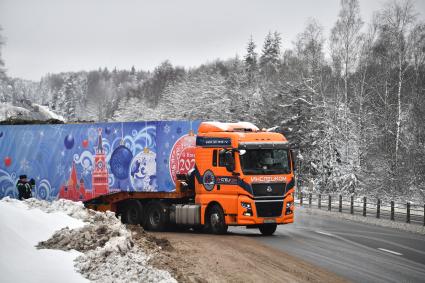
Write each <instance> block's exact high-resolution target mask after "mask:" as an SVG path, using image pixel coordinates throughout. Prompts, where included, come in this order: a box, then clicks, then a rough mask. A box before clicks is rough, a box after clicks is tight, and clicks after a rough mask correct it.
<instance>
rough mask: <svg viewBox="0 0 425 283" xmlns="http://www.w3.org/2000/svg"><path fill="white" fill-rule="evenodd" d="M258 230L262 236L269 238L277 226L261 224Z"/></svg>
mask: <svg viewBox="0 0 425 283" xmlns="http://www.w3.org/2000/svg"><path fill="white" fill-rule="evenodd" d="M258 228H259V229H260V232H261V234H263V235H264V236H271V235H273V233H274V232H276V228H277V225H276V224H263V225H260V226H259V227H258Z"/></svg>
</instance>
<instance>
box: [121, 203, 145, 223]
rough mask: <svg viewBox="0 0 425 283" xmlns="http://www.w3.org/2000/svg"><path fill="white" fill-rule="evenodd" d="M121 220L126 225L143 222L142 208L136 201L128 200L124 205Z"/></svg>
mask: <svg viewBox="0 0 425 283" xmlns="http://www.w3.org/2000/svg"><path fill="white" fill-rule="evenodd" d="M121 220H122V222H123V223H127V224H133V225H137V224H141V223H142V222H143V206H142V204H141V203H140V202H139V201H137V200H130V201H127V202H126V203H125V204H124V207H123V210H122V214H121Z"/></svg>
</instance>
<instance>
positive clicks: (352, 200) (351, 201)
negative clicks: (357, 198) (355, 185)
mask: <svg viewBox="0 0 425 283" xmlns="http://www.w3.org/2000/svg"><path fill="white" fill-rule="evenodd" d="M350 213H351V214H354V197H353V196H351V199H350Z"/></svg>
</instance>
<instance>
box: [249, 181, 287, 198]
mask: <svg viewBox="0 0 425 283" xmlns="http://www.w3.org/2000/svg"><path fill="white" fill-rule="evenodd" d="M252 191H253V193H254V197H268V196H283V195H284V194H285V183H269V184H267V183H266V184H252Z"/></svg>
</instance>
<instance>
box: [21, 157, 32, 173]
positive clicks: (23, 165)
mask: <svg viewBox="0 0 425 283" xmlns="http://www.w3.org/2000/svg"><path fill="white" fill-rule="evenodd" d="M20 165H21V167H20V168H21V170H22V171H27V170H28V169H30V163H29V162H28V160H26V159H25V158H24V159H22V160H21V163H20Z"/></svg>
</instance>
